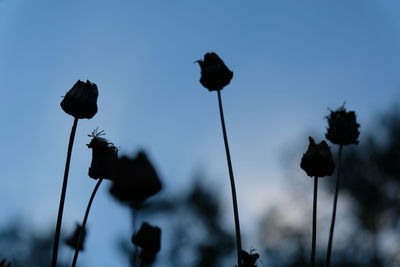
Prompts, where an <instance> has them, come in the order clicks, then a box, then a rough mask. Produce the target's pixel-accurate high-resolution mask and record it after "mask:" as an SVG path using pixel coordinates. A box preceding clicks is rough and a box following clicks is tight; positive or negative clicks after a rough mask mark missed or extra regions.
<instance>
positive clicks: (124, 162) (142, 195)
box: [110, 151, 162, 206]
mask: <svg viewBox="0 0 400 267" xmlns="http://www.w3.org/2000/svg"><path fill="white" fill-rule="evenodd" d="M161 187H162V185H161V182H160V179H159V177H158V175H157V172H156V170H155V169H154V167H153V165H152V164H151V163H150V161H149V160H148V159H147V156H146V154H145V153H144V152H143V151H141V152H139V153H138V154H137V155H136V157H135V158H129V157H126V156H124V157H122V158H120V159H119V160H118V164H117V171H116V178H115V180H114V181H113V183H112V186H111V188H110V193H111V194H112V195H113V196H114V197H115V198H117V199H118V200H119V201H122V202H126V203H130V204H133V205H134V206H138V205H140V204H141V203H142V202H143V201H144V200H146V199H147V198H149V197H151V196H153V195H155V194H157V193H158V192H159V191H160V190H161Z"/></svg>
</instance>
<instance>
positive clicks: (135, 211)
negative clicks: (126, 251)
mask: <svg viewBox="0 0 400 267" xmlns="http://www.w3.org/2000/svg"><path fill="white" fill-rule="evenodd" d="M138 213H139V207H136V206H133V207H132V226H133V234H136V222H137V219H138V217H139V214H138ZM138 256H139V248H138V246H136V245H135V247H134V248H133V259H132V260H133V266H135V267H136V266H137V265H138V264H137V262H138Z"/></svg>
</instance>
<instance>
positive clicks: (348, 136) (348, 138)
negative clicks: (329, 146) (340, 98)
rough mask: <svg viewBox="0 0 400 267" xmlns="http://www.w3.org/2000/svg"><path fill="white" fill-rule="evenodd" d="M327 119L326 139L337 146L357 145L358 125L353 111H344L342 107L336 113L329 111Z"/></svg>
mask: <svg viewBox="0 0 400 267" xmlns="http://www.w3.org/2000/svg"><path fill="white" fill-rule="evenodd" d="M327 119H328V124H329V126H328V129H327V130H328V132H327V133H326V134H325V136H326V138H327V139H328V140H329V141H331V142H332V143H334V144H337V145H349V144H358V140H357V139H358V136H359V135H360V132H359V130H358V128H359V127H360V124H358V123H357V121H356V113H355V112H354V111H346V109H345V108H344V106H342V107H340V108H338V109H337V110H336V111H331V114H330V115H329V116H328V117H327Z"/></svg>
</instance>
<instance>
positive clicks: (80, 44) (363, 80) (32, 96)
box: [0, 0, 400, 267]
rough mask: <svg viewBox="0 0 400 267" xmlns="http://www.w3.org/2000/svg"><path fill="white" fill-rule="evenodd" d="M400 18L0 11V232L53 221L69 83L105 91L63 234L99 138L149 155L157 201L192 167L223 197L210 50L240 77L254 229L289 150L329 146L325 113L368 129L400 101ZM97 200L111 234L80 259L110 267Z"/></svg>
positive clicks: (236, 141) (337, 6)
mask: <svg viewBox="0 0 400 267" xmlns="http://www.w3.org/2000/svg"><path fill="white" fill-rule="evenodd" d="M399 8H400V4H399V3H398V2H397V1H394V0H393V1H361V0H359V1H355V0H353V1H344V0H342V1H330V2H323V1H227V0H226V1H223V0H221V1H161V0H160V1H122V0H117V1H99V0H97V1H83V0H82V1H50V0H46V1H45V0H37V1H27V0H25V1H22V0H2V1H0V92H1V98H0V107H1V109H2V112H0V119H1V122H2V129H1V131H0V138H1V140H2V151H3V153H1V154H0V177H1V178H0V179H1V180H0V181H1V186H0V211H1V215H0V225H1V224H4V223H7V222H8V221H9V220H10V219H12V218H14V217H15V216H18V215H19V216H23V218H24V220H26V221H29V222H32V223H33V227H37V228H39V229H40V228H41V227H45V226H48V225H49V224H50V223H52V222H53V221H54V220H55V218H56V212H57V206H58V198H59V197H58V194H59V191H60V187H61V178H62V173H63V168H64V164H65V153H66V146H67V141H68V140H67V139H68V135H69V131H70V127H71V124H72V118H71V117H70V116H68V115H67V114H65V113H64V112H63V111H62V110H61V108H60V107H59V103H60V101H61V96H63V95H64V94H65V92H66V91H67V90H68V89H70V88H71V87H72V85H73V84H74V83H75V82H76V80H78V79H81V80H86V79H89V80H90V81H92V82H95V83H96V84H97V85H98V88H99V94H100V95H99V100H98V105H99V112H98V114H97V115H96V116H95V117H94V118H93V119H91V120H81V121H80V122H79V126H78V132H77V138H76V143H75V146H74V152H73V161H72V165H71V173H70V183H69V188H68V195H67V204H66V208H65V209H66V210H65V212H66V213H65V216H64V226H65V228H66V229H72V227H73V224H74V223H75V221H78V220H81V217H82V215H83V209H84V205H86V202H87V199H88V196H89V193H90V191H91V190H92V187H93V186H94V181H93V180H91V179H90V178H88V177H87V168H88V166H89V164H90V157H91V154H90V151H89V150H88V149H87V148H86V147H85V144H87V143H88V142H89V138H88V137H87V134H88V133H90V132H91V131H92V130H93V129H94V128H96V127H99V128H101V129H104V130H105V132H106V133H107V137H108V138H109V139H110V140H111V141H112V142H114V143H115V144H116V145H117V146H119V147H120V148H121V153H134V152H135V151H136V150H137V149H139V148H144V149H145V150H146V151H148V152H149V155H150V157H151V159H152V160H153V161H154V163H155V165H156V166H157V167H158V170H159V172H160V175H161V176H162V178H163V179H164V183H165V193H167V192H180V191H183V190H185V188H187V187H188V186H190V185H191V183H192V182H193V176H194V174H195V173H196V172H197V171H199V170H201V171H202V172H203V173H204V174H205V176H206V177H207V178H206V179H208V180H213V182H215V184H216V186H219V187H220V188H221V190H222V192H223V194H222V195H223V196H225V197H226V198H227V199H229V191H228V189H229V185H228V178H227V168H226V161H225V154H224V150H223V143H222V135H221V129H220V124H219V123H220V122H219V117H218V109H217V99H216V95H215V94H214V93H210V92H208V91H207V90H206V89H205V88H203V87H202V86H201V85H200V83H199V82H198V80H199V77H200V72H199V67H198V66H197V65H196V64H193V62H194V61H195V60H198V59H200V58H202V56H203V55H204V53H206V52H210V51H215V52H217V53H218V54H219V55H220V56H221V58H222V59H223V60H224V61H225V63H226V64H227V65H228V67H229V68H230V69H231V70H232V71H233V72H234V77H233V80H232V82H231V84H230V85H229V86H228V87H226V88H225V89H224V90H223V92H222V94H223V101H224V108H225V112H226V114H225V116H226V120H227V125H228V131H229V133H228V134H229V138H230V144H231V150H232V151H231V152H232V156H233V163H234V169H235V173H236V179H237V187H238V191H239V207H240V212H241V213H244V214H246V216H243V217H245V218H249V219H244V220H243V223H244V226H243V228H244V232H245V233H246V231H250V230H249V229H251V228H252V226H253V225H254V218H256V217H257V216H258V215H259V213H260V212H261V211H262V210H264V209H265V207H267V206H268V205H269V204H270V202H273V201H276V199H279V196H280V197H282V195H284V193H285V192H284V190H283V188H284V187H283V186H282V185H281V184H282V183H284V182H282V181H283V180H284V179H285V172H284V171H283V170H282V169H283V166H284V164H283V163H282V158H283V157H284V153H285V152H287V151H291V148H292V147H295V148H297V147H298V148H299V151H298V155H297V156H298V157H301V154H302V153H303V151H304V149H305V147H306V146H307V143H306V142H307V141H306V140H307V139H306V134H308V133H309V132H312V133H314V134H315V137H316V139H321V138H323V133H324V129H325V125H326V122H325V121H324V119H323V118H324V116H326V115H327V114H328V110H327V108H328V107H331V108H336V107H338V106H340V105H342V104H343V102H346V106H347V107H348V108H349V109H352V110H356V112H357V114H358V119H359V121H360V122H361V124H362V129H365V128H368V127H373V125H374V122H375V120H376V116H377V113H378V112H379V111H382V110H385V109H386V108H387V107H388V106H390V105H392V104H393V103H395V102H396V100H397V99H398V98H399V87H400V78H399V77H400V76H399V75H398V70H399V69H400V49H399V47H400V18H399V16H398V12H397V11H398V10H399ZM303 140H304V145H300V146H299V145H298V144H299V143H300V144H301V142H302V141H303ZM310 189H311V186H310ZM106 191H107V186H104V187H103V188H102V189H100V191H99V194H98V196H97V198H96V201H95V204H94V206H93V212H92V214H91V217H90V219H89V225H90V226H91V232H93V233H96V232H97V233H102V231H103V229H112V230H110V231H104V232H103V233H102V235H95V234H93V235H92V236H89V239H88V242H89V243H88V247H89V248H90V247H91V246H93V247H96V248H97V249H96V251H102V252H103V253H101V257H95V252H93V250H92V251H90V250H88V251H87V252H86V253H84V254H82V257H81V258H80V259H81V260H82V261H83V262H85V263H87V264H88V265H89V266H99V267H102V266H110V265H111V264H112V263H113V262H115V259H116V258H118V257H117V256H116V254H115V251H114V250H113V249H111V247H113V246H114V243H112V242H114V241H115V235H123V234H124V233H125V232H127V231H129V216H128V214H127V212H126V210H124V209H123V208H122V207H120V206H119V205H118V204H117V203H115V202H114V201H113V200H112V199H110V198H109V197H108V194H107V192H106ZM21 196H23V197H21ZM226 207H227V214H228V215H227V216H230V212H231V210H230V204H229V203H227V204H226ZM22 214H23V215H22ZM247 215H248V216H247ZM91 222H92V223H91ZM94 222H96V223H94ZM232 229H233V228H232ZM246 229H247V230H246ZM113 240H114V241H113ZM245 242H246V244H245V246H246V247H249V246H250V245H252V244H253V243H254V242H253V241H251V240H248V241H246V240H245ZM121 266H123V264H122V263H121Z"/></svg>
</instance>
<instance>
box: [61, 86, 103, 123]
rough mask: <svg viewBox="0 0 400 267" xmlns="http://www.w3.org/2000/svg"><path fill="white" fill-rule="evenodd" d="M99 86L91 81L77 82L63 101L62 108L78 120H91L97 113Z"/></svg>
mask: <svg viewBox="0 0 400 267" xmlns="http://www.w3.org/2000/svg"><path fill="white" fill-rule="evenodd" d="M98 96H99V91H98V90H97V86H96V84H94V83H91V82H90V81H86V83H84V82H82V81H77V82H76V83H75V84H74V86H73V87H72V88H71V89H70V90H69V91H68V92H67V94H66V95H65V96H64V98H63V100H62V101H61V104H60V105H61V108H62V109H63V110H64V111H65V112H66V113H67V114H69V115H71V116H73V117H75V118H78V119H91V118H93V116H94V115H95V114H96V113H97V97H98Z"/></svg>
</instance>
